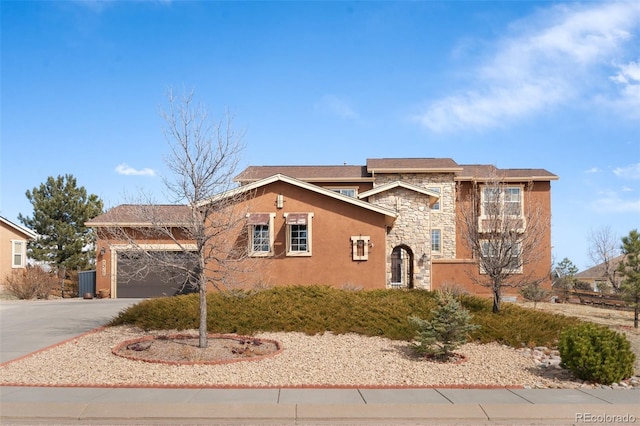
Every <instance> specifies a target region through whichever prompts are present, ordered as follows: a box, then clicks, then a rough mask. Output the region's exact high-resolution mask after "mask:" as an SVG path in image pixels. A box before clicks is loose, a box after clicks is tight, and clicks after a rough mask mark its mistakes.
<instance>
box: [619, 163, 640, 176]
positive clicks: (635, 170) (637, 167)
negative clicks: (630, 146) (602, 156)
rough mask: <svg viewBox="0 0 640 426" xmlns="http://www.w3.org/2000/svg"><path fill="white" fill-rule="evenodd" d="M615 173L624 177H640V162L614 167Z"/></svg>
mask: <svg viewBox="0 0 640 426" xmlns="http://www.w3.org/2000/svg"><path fill="white" fill-rule="evenodd" d="M613 173H614V174H615V175H616V176H618V177H621V178H623V179H640V163H636V164H631V165H630V166H627V167H616V168H615V169H613Z"/></svg>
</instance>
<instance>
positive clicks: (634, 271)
mask: <svg viewBox="0 0 640 426" xmlns="http://www.w3.org/2000/svg"><path fill="white" fill-rule="evenodd" d="M622 254H624V258H623V259H622V261H621V262H620V264H619V265H618V271H619V272H620V273H622V276H623V280H622V284H621V285H620V292H621V293H622V298H623V299H625V300H626V301H627V303H629V305H630V306H631V307H632V308H633V326H634V327H635V328H638V313H639V311H640V234H639V233H638V230H637V229H634V230H633V231H631V232H629V235H628V236H626V237H623V238H622Z"/></svg>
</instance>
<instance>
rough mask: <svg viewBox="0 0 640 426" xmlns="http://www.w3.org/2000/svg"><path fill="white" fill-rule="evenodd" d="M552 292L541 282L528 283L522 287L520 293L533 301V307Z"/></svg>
mask: <svg viewBox="0 0 640 426" xmlns="http://www.w3.org/2000/svg"><path fill="white" fill-rule="evenodd" d="M550 293H551V292H550V291H548V290H547V289H545V288H544V287H542V286H541V285H540V283H539V282H535V283H532V284H527V285H526V286H524V287H522V288H521V289H520V294H521V295H522V297H524V298H525V300H528V301H530V302H533V308H534V309H535V308H536V305H537V304H538V302H542V301H543V300H545V299H546V298H547V297H548V296H549V294H550Z"/></svg>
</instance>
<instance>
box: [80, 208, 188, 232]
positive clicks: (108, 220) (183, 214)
mask: <svg viewBox="0 0 640 426" xmlns="http://www.w3.org/2000/svg"><path fill="white" fill-rule="evenodd" d="M190 216H191V209H190V208H189V206H186V205H171V204H122V205H119V206H116V207H113V208H111V209H109V211H107V212H106V213H104V214H101V215H100V216H96V217H94V218H93V219H91V220H89V221H87V222H85V225H86V226H88V227H93V228H97V227H108V226H151V225H152V224H153V223H158V224H162V225H165V226H172V225H173V226H181V225H184V224H186V223H189V217H190Z"/></svg>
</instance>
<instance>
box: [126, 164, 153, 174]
mask: <svg viewBox="0 0 640 426" xmlns="http://www.w3.org/2000/svg"><path fill="white" fill-rule="evenodd" d="M116 172H117V173H118V174H121V175H125V176H155V175H156V172H155V171H154V170H153V169H150V168H145V169H140V170H138V169H134V168H133V167H129V166H128V165H127V164H125V163H122V164H118V166H117V167H116Z"/></svg>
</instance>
